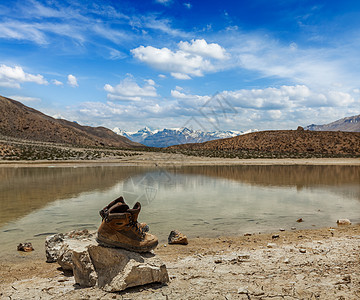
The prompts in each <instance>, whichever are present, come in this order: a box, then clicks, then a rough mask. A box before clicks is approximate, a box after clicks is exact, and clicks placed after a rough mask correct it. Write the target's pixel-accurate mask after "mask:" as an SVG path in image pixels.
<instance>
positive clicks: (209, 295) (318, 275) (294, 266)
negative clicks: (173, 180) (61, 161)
mask: <svg viewBox="0 0 360 300" xmlns="http://www.w3.org/2000/svg"><path fill="white" fill-rule="evenodd" d="M275 234H276V235H279V237H278V238H273V235H275ZM269 243H270V245H269ZM270 246H271V247H270ZM155 253H156V254H157V255H158V256H159V257H160V258H161V259H162V260H163V261H164V262H165V264H166V266H167V268H168V273H169V276H170V283H169V284H168V285H164V286H160V285H157V284H154V285H149V286H145V287H139V288H133V289H130V290H127V291H124V292H121V293H106V292H104V291H102V290H100V289H98V288H79V287H78V286H76V285H74V284H75V282H74V278H73V276H71V274H65V273H64V272H62V270H61V269H59V268H58V267H59V266H58V265H57V264H56V263H55V264H47V263H45V259H44V260H32V259H31V253H30V254H28V255H26V256H24V259H23V260H22V261H20V262H15V263H9V262H1V263H0V298H1V299H25V298H27V299H57V298H59V297H62V298H64V299H264V300H265V299H359V298H360V268H359V261H360V225H352V226H345V227H334V228H333V229H330V228H323V229H316V230H302V231H285V232H280V231H279V232H274V233H271V234H254V235H251V236H233V237H221V238H215V239H211V238H196V239H192V240H190V241H189V245H187V246H181V245H167V246H165V245H164V244H161V245H159V246H158V247H157V249H155Z"/></svg>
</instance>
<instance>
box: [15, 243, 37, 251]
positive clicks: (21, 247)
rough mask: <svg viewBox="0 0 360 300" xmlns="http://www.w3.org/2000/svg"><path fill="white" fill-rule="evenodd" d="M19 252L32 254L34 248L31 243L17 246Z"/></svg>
mask: <svg viewBox="0 0 360 300" xmlns="http://www.w3.org/2000/svg"><path fill="white" fill-rule="evenodd" d="M17 250H18V251H24V252H31V251H34V247H33V246H32V244H31V243H20V244H19V245H18V246H17Z"/></svg>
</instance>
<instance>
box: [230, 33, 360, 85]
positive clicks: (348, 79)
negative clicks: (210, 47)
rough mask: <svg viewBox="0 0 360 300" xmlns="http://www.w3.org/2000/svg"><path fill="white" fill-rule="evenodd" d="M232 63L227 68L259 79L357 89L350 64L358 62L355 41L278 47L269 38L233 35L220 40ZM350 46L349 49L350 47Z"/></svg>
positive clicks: (355, 74)
mask: <svg viewBox="0 0 360 300" xmlns="http://www.w3.org/2000/svg"><path fill="white" fill-rule="evenodd" d="M223 41H224V42H225V43H226V44H230V45H232V47H230V46H229V47H227V51H228V52H229V53H230V54H231V57H232V60H231V64H229V65H228V66H227V67H228V68H243V69H247V70H251V71H256V72H257V73H259V74H260V76H262V77H268V78H274V77H277V78H281V79H285V80H286V81H287V82H288V83H290V84H305V85H307V86H309V87H312V88H329V87H331V86H333V87H335V86H336V87H340V86H341V88H342V90H343V91H344V90H350V89H352V88H354V87H355V86H357V79H356V78H357V77H358V76H357V72H356V71H355V70H354V68H353V65H354V63H358V62H359V60H358V58H357V55H356V54H355V51H354V49H355V48H358V46H357V45H356V41H348V43H345V44H346V46H344V44H340V43H339V44H338V45H335V44H334V45H333V47H328V48H316V47H307V48H304V47H302V46H301V45H300V44H296V43H294V42H292V43H290V45H289V44H281V43H280V42H279V40H277V39H275V38H272V37H271V36H269V35H260V34H256V33H242V32H236V33H234V34H233V36H231V37H230V36H226V37H224V38H223ZM352 43H353V45H351V44H352Z"/></svg>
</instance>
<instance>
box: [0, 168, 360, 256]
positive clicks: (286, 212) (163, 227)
mask: <svg viewBox="0 0 360 300" xmlns="http://www.w3.org/2000/svg"><path fill="white" fill-rule="evenodd" d="M120 195H123V196H125V199H126V201H127V202H128V203H129V204H130V205H133V204H134V203H135V202H136V201H139V202H141V204H142V211H141V213H140V217H139V219H140V221H142V222H146V223H148V224H149V226H150V229H151V232H152V233H154V234H156V235H157V236H158V237H159V239H160V241H162V242H165V241H166V239H167V236H168V234H169V232H170V230H172V229H178V230H180V231H182V232H183V233H185V234H187V235H188V236H189V237H196V236H208V237H215V236H219V235H233V234H243V233H245V232H266V231H273V230H278V229H279V228H285V229H286V230H290V228H291V227H293V226H295V227H297V228H299V229H301V228H312V227H314V226H315V227H316V228H318V227H323V226H334V225H336V223H335V222H336V220H337V219H339V218H349V219H351V220H352V221H353V222H360V167H358V166H353V167H351V166H206V167H204V166H203V167H178V168H168V169H161V168H157V167H154V168H145V167H119V166H112V167H78V168H76V167H66V168H62V167H46V168H0V240H1V245H0V257H1V258H2V259H4V258H7V259H9V257H13V258H19V257H20V258H21V257H23V254H21V253H18V252H17V251H16V246H17V244H18V243H20V242H25V241H29V242H32V243H33V245H34V246H35V248H36V250H38V251H36V253H35V252H34V253H35V254H30V255H34V256H36V255H43V252H44V251H43V248H44V246H43V245H44V239H45V237H46V236H47V235H49V234H52V233H58V232H67V231H70V230H73V229H84V228H87V229H89V230H96V229H97V227H98V226H99V224H100V221H101V219H100V216H99V214H98V211H99V210H100V209H101V208H103V207H104V206H105V205H107V204H108V203H109V202H110V201H112V200H113V199H115V198H117V197H118V196H120ZM298 218H303V219H304V222H303V223H297V222H296V220H297V219H298ZM27 255H29V254H27Z"/></svg>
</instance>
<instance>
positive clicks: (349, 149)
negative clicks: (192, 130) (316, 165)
mask: <svg viewBox="0 0 360 300" xmlns="http://www.w3.org/2000/svg"><path fill="white" fill-rule="evenodd" d="M170 149H175V150H209V151H227V152H232V151H239V150H241V151H257V152H266V153H269V152H270V153H314V154H315V153H321V154H329V155H352V156H358V155H360V132H341V131H336V132H334V131H323V132H319V131H309V130H304V129H303V128H301V127H299V128H298V130H273V131H260V132H253V133H249V134H245V135H240V136H236V137H233V138H228V139H222V140H215V141H210V142H205V143H201V144H185V145H177V146H172V147H170Z"/></svg>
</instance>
